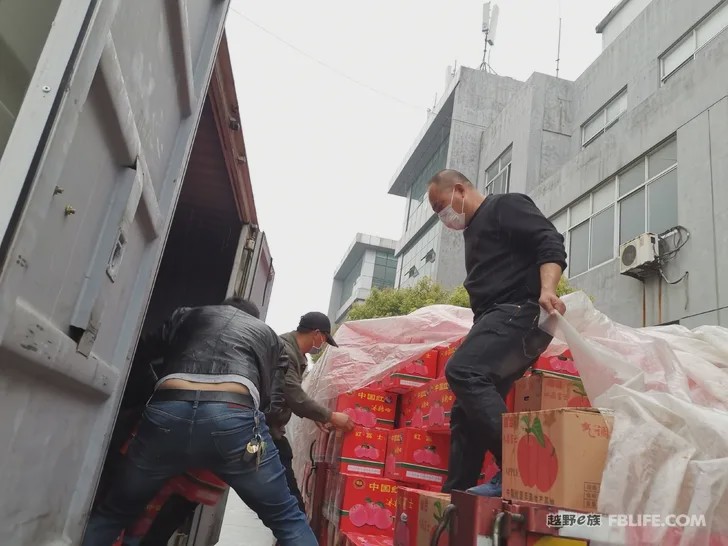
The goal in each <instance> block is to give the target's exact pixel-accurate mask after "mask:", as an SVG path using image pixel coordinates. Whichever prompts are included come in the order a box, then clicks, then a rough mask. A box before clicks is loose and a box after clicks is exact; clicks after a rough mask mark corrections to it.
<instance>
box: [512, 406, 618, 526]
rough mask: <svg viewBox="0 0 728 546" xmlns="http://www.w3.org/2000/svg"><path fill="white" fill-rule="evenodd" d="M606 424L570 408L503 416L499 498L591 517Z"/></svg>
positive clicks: (604, 452)
mask: <svg viewBox="0 0 728 546" xmlns="http://www.w3.org/2000/svg"><path fill="white" fill-rule="evenodd" d="M607 419H611V417H608V416H607V417H605V416H602V415H601V414H600V413H599V412H598V411H596V410H585V409H572V408H562V409H556V410H546V411H537V412H523V413H509V414H505V415H503V498H505V499H508V500H513V501H524V502H533V503H537V504H546V505H550V506H556V507H558V508H564V509H567V510H575V511H578V512H596V510H597V499H598V497H599V487H600V485H601V483H602V472H603V471H604V465H605V462H606V458H607V448H608V446H609V430H610V429H609V425H608V421H607Z"/></svg>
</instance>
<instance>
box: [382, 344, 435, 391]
mask: <svg viewBox="0 0 728 546" xmlns="http://www.w3.org/2000/svg"><path fill="white" fill-rule="evenodd" d="M437 356H438V352H437V350H435V349H433V350H432V351H428V352H426V353H425V354H424V355H422V356H421V357H419V358H416V359H414V360H412V361H411V362H407V363H404V364H402V365H401V366H399V367H398V368H397V370H396V371H395V372H394V373H393V374H391V375H389V376H387V377H385V378H384V379H382V381H381V382H380V386H381V388H382V389H383V390H385V391H387V392H393V393H397V394H404V393H407V392H409V391H411V390H412V389H416V388H417V387H419V386H421V385H424V384H425V383H427V382H428V381H430V380H431V379H433V378H434V377H435V376H436V375H437Z"/></svg>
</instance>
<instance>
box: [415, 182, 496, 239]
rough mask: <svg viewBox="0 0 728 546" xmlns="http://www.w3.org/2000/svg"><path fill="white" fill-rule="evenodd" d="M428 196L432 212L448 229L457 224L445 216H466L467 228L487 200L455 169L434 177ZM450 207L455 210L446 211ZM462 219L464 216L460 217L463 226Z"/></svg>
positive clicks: (459, 222)
mask: <svg viewBox="0 0 728 546" xmlns="http://www.w3.org/2000/svg"><path fill="white" fill-rule="evenodd" d="M427 195H428V197H429V199H430V205H431V206H432V210H434V211H435V212H436V213H437V214H438V215H440V217H441V219H442V220H443V222H444V223H445V225H447V226H448V227H453V225H455V224H454V223H453V222H450V221H448V220H447V219H446V218H443V216H442V215H443V214H444V215H447V216H448V217H451V216H452V213H453V212H454V213H455V215H456V216H458V215H464V221H465V226H467V224H469V223H470V219H471V218H472V217H473V214H474V213H475V211H476V210H477V209H478V207H479V206H480V204H481V203H482V202H483V200H484V199H485V197H483V195H482V194H481V193H480V192H479V191H478V190H477V188H476V187H475V186H474V185H473V183H472V182H470V180H468V178H467V177H466V176H465V175H464V174H463V173H461V172H459V171H456V170H453V169H445V170H444V171H440V172H438V173H437V174H436V175H435V176H433V177H432V179H431V180H430V183H429V186H428V190H427ZM448 207H452V209H453V210H452V211H446V210H445V209H448ZM443 211H445V212H443ZM441 213H442V214H441ZM462 219H463V216H460V220H459V221H458V224H462ZM451 224H452V225H451ZM465 226H463V227H465ZM453 229H462V227H460V228H455V227H453Z"/></svg>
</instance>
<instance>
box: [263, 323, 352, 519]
mask: <svg viewBox="0 0 728 546" xmlns="http://www.w3.org/2000/svg"><path fill="white" fill-rule="evenodd" d="M281 339H282V340H283V345H284V349H285V351H286V353H287V355H288V359H289V361H290V365H289V366H288V372H286V379H285V384H284V387H283V396H284V399H285V407H284V408H283V410H282V411H280V412H277V413H276V415H269V416H267V417H266V419H267V421H268V424H269V426H270V430H271V435H272V436H273V443H275V445H276V447H277V448H278V453H279V455H280V457H281V463H283V466H284V467H285V469H286V479H287V480H288V487H289V488H290V490H291V493H292V494H293V496H294V497H296V499H297V500H298V504H299V506H300V507H301V510H304V511H305V508H304V504H303V497H302V496H301V491H300V490H299V489H298V484H297V483H296V476H295V475H294V474H293V450H292V449H291V444H290V443H289V442H288V439H287V438H286V436H285V433H286V430H285V426H286V424H288V421H290V419H291V414H292V413H295V414H296V415H298V416H299V417H302V418H305V419H311V420H312V421H315V422H316V424H317V425H318V427H319V428H321V429H325V428H327V425H332V426H334V427H335V428H338V429H342V430H351V429H352V428H353V427H354V422H353V421H352V420H351V418H350V417H349V416H348V415H346V414H345V413H340V412H336V411H331V410H330V409H328V408H325V407H324V406H322V405H321V404H319V403H318V402H316V401H315V400H313V399H312V398H311V397H310V396H308V395H307V394H306V393H305V392H304V390H303V388H301V382H302V381H303V372H304V371H305V370H306V365H307V360H306V354H310V355H314V354H317V353H318V352H320V351H321V349H322V348H323V347H324V345H325V344H326V343H328V344H329V345H331V346H333V347H338V345H337V344H336V342H335V341H334V338H333V337H331V322H330V321H329V318H328V317H327V316H326V315H324V314H323V313H317V312H315V311H313V312H311V313H306V314H305V315H303V316H302V317H301V321H300V323H299V324H298V328H296V331H295V332H289V333H287V334H283V335H282V336H281Z"/></svg>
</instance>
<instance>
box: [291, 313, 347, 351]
mask: <svg viewBox="0 0 728 546" xmlns="http://www.w3.org/2000/svg"><path fill="white" fill-rule="evenodd" d="M298 329H299V330H318V331H319V332H321V333H322V334H323V335H324V336H326V343H328V344H329V345H331V346H332V347H338V345H337V344H336V342H335V341H334V338H333V337H331V321H330V320H329V317H327V316H326V315H324V314H323V313H319V312H317V311H311V312H310V313H306V314H305V315H303V316H302V317H301V322H299V323H298Z"/></svg>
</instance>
